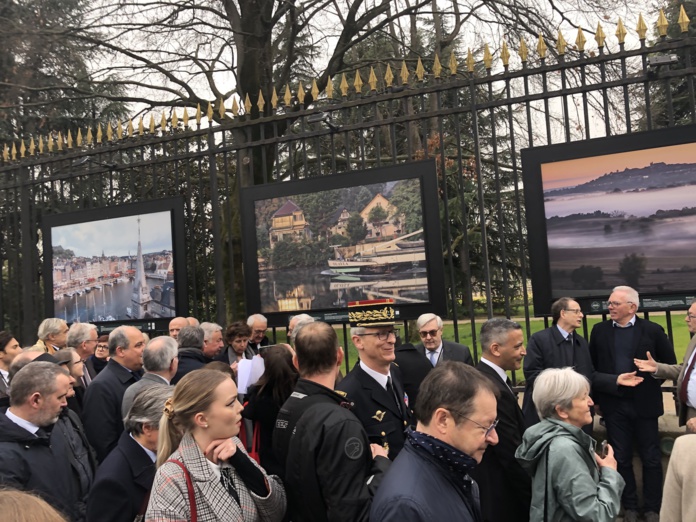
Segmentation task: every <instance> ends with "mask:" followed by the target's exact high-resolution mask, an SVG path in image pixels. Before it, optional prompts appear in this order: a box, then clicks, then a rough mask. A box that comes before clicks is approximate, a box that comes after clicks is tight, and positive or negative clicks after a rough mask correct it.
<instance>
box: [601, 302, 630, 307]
mask: <svg viewBox="0 0 696 522" xmlns="http://www.w3.org/2000/svg"><path fill="white" fill-rule="evenodd" d="M622 304H633V301H626V302H625V303H621V302H619V301H607V307H610V306H613V307H614V308H616V307H617V306H621V305H622Z"/></svg>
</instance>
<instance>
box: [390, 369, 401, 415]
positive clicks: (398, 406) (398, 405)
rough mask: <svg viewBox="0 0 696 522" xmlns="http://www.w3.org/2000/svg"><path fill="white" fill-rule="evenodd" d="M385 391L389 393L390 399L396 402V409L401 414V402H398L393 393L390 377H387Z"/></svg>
mask: <svg viewBox="0 0 696 522" xmlns="http://www.w3.org/2000/svg"><path fill="white" fill-rule="evenodd" d="M387 391H388V392H389V393H391V396H392V397H394V400H395V401H396V407H397V408H399V413H401V401H400V400H399V396H398V395H397V394H396V392H395V391H394V387H393V386H392V378H391V375H390V376H389V377H387Z"/></svg>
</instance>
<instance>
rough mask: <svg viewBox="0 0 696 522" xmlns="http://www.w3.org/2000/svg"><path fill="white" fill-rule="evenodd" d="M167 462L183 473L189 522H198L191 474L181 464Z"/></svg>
mask: <svg viewBox="0 0 696 522" xmlns="http://www.w3.org/2000/svg"><path fill="white" fill-rule="evenodd" d="M167 462H173V463H174V464H176V465H177V466H179V467H180V468H181V469H182V471H183V472H184V477H186V489H187V490H188V497H189V505H190V506H191V519H190V522H198V512H197V510H196V496H195V495H194V493H193V482H191V474H190V473H189V472H188V470H187V469H186V466H184V465H183V463H181V462H179V461H178V460H175V459H169V460H168V461H167Z"/></svg>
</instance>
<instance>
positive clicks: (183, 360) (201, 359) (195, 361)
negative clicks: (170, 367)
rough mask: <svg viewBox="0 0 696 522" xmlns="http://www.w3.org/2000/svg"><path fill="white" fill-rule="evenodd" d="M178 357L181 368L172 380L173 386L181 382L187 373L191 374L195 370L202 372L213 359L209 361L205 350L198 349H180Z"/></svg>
mask: <svg viewBox="0 0 696 522" xmlns="http://www.w3.org/2000/svg"><path fill="white" fill-rule="evenodd" d="M178 355H179V368H178V369H177V371H176V375H175V376H174V378H173V379H172V382H171V384H172V386H174V385H175V384H176V383H177V382H179V381H180V380H181V378H182V377H183V376H184V375H186V374H187V373H191V372H192V371H193V370H200V369H201V368H203V367H204V366H205V365H206V364H208V363H209V362H211V361H212V359H208V358H207V357H206V356H205V355H204V354H203V350H200V349H198V348H179V353H178Z"/></svg>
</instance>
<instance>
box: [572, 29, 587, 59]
mask: <svg viewBox="0 0 696 522" xmlns="http://www.w3.org/2000/svg"><path fill="white" fill-rule="evenodd" d="M586 42H587V39H586V38H585V33H583V32H582V27H578V35H577V36H576V37H575V46H576V47H577V48H578V51H580V52H581V53H584V52H585V43H586Z"/></svg>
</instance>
